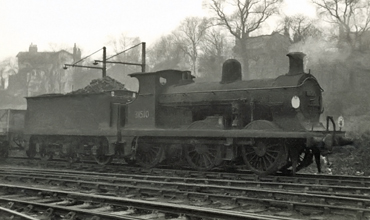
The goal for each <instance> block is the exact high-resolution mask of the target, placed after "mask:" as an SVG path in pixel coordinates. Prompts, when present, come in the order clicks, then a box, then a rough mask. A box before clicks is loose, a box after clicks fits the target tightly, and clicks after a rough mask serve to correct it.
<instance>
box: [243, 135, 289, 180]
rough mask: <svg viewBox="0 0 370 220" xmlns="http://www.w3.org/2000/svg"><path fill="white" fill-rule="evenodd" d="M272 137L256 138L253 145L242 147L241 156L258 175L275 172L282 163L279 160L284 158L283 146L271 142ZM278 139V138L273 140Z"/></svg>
mask: <svg viewBox="0 0 370 220" xmlns="http://www.w3.org/2000/svg"><path fill="white" fill-rule="evenodd" d="M272 141H274V140H272V139H269V140H266V139H258V140H256V141H255V143H254V145H253V146H243V147H242V152H243V154H242V157H243V160H244V162H245V164H246V165H247V166H248V167H249V169H250V170H252V171H253V172H255V173H256V174H259V175H266V174H272V173H275V172H276V171H277V170H278V169H279V168H280V166H281V165H282V162H281V160H286V159H284V158H283V157H282V155H284V156H286V153H285V152H286V150H285V146H283V145H281V144H278V143H271V142H272ZM275 141H279V140H275Z"/></svg>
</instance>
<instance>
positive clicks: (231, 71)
mask: <svg viewBox="0 0 370 220" xmlns="http://www.w3.org/2000/svg"><path fill="white" fill-rule="evenodd" d="M238 80H242V66H241V64H240V62H239V61H237V60H235V59H229V60H226V61H225V62H224V64H223V65H222V77H221V83H231V82H235V81H238Z"/></svg>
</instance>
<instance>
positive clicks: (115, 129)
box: [25, 52, 344, 175]
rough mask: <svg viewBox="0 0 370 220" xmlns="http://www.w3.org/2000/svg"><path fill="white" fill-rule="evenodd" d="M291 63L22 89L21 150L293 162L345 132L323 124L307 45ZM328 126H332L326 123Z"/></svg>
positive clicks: (136, 158) (287, 165)
mask: <svg viewBox="0 0 370 220" xmlns="http://www.w3.org/2000/svg"><path fill="white" fill-rule="evenodd" d="M287 56H288V57H289V61H290V68H289V72H288V73H287V74H285V75H281V76H279V77H277V78H275V79H260V80H248V81H243V80H242V70H241V65H240V63H239V62H238V61H237V60H234V59H231V60H227V61H226V62H225V63H224V64H223V67H222V79H221V81H220V82H202V83H200V82H194V76H192V75H191V73H190V72H189V71H179V70H163V71H158V72H144V73H133V74H130V76H131V77H135V78H137V79H138V81H139V87H140V88H139V92H137V93H136V92H131V91H126V90H118V91H111V92H105V93H99V94H76V95H42V96H36V97H28V98H27V112H26V121H25V134H26V137H27V138H26V140H27V141H28V145H27V155H28V156H30V157H34V156H35V155H37V154H39V155H40V157H42V158H44V159H51V158H52V157H53V156H54V155H59V156H60V157H65V158H67V159H69V160H76V159H78V158H79V157H80V156H82V155H92V156H94V158H95V159H96V161H97V162H98V163H100V164H107V163H109V162H111V160H112V158H113V157H121V158H124V159H125V160H126V162H129V163H137V164H139V165H141V166H143V167H148V168H149V167H154V166H156V165H158V164H159V163H167V164H174V165H175V164H176V165H178V164H183V163H184V161H186V164H188V165H190V166H191V167H193V168H195V169H198V170H208V169H212V168H214V167H217V166H223V165H224V164H225V163H228V164H232V163H238V162H239V163H240V161H244V163H245V164H246V165H247V166H248V168H249V169H250V170H252V171H254V172H255V173H257V174H259V175H265V174H272V173H275V172H276V171H278V170H282V171H286V170H292V171H293V173H294V172H296V171H297V170H299V169H301V168H303V167H305V166H307V165H309V164H310V163H311V162H312V157H313V154H314V152H326V151H330V150H331V148H332V146H333V145H335V144H340V142H341V140H342V138H343V137H344V132H342V131H336V129H335V123H334V121H333V119H332V118H331V117H328V118H327V122H326V128H325V127H324V126H323V125H322V123H320V121H319V117H320V114H321V113H322V111H323V107H322V94H321V93H322V88H321V87H320V85H319V83H318V82H317V80H316V78H315V77H314V76H313V75H311V74H310V73H304V71H303V57H304V54H303V53H300V52H295V53H289V54H288V55H287ZM329 125H331V127H332V128H333V129H331V130H329V129H328V127H329Z"/></svg>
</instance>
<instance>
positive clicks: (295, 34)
mask: <svg viewBox="0 0 370 220" xmlns="http://www.w3.org/2000/svg"><path fill="white" fill-rule="evenodd" d="M315 23H316V20H315V19H310V18H309V17H307V16H305V15H302V14H298V15H294V16H285V17H283V20H282V22H280V24H279V25H278V26H279V27H278V28H277V29H276V32H283V34H284V35H286V36H289V39H290V40H291V42H292V43H298V42H300V41H305V40H306V39H307V38H308V37H317V36H322V31H321V30H320V29H319V28H317V27H316V26H315Z"/></svg>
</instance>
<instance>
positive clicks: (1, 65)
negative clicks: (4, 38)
mask: <svg viewBox="0 0 370 220" xmlns="http://www.w3.org/2000/svg"><path fill="white" fill-rule="evenodd" d="M17 73H18V64H17V62H16V61H15V59H13V58H11V57H8V58H6V59H5V60H3V61H2V62H0V88H2V89H6V85H5V84H6V81H7V80H8V79H9V76H10V75H14V74H17Z"/></svg>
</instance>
